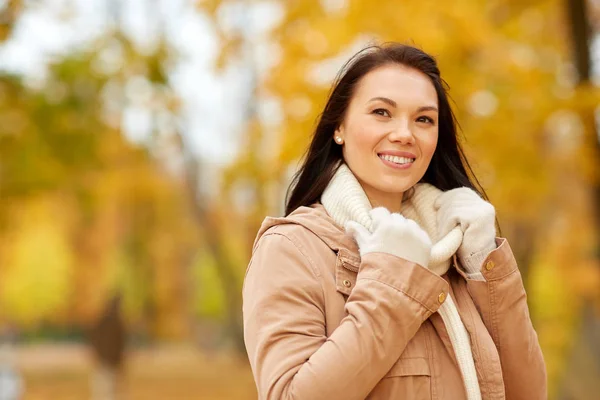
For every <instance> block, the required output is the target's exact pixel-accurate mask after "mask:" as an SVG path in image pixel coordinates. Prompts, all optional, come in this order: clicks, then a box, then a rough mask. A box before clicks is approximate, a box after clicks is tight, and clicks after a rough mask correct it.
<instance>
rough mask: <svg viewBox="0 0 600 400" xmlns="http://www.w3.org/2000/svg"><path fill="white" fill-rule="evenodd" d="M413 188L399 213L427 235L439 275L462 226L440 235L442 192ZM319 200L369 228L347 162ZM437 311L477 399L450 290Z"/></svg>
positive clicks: (472, 399)
mask: <svg viewBox="0 0 600 400" xmlns="http://www.w3.org/2000/svg"><path fill="white" fill-rule="evenodd" d="M414 189H415V192H414V195H413V196H412V197H411V198H410V199H408V200H406V201H403V203H402V206H401V213H402V215H404V216H405V217H406V218H409V219H412V220H414V221H416V222H417V223H418V224H419V226H420V227H421V228H422V229H423V230H424V231H425V232H427V234H428V235H429V238H430V239H431V241H432V243H433V246H432V248H431V256H430V259H429V265H428V266H427V268H429V269H430V270H431V271H433V272H434V273H436V274H438V275H440V276H441V275H444V274H445V273H446V272H447V271H448V269H449V268H450V265H451V260H452V256H453V255H454V253H456V251H457V250H458V248H459V247H460V245H461V243H462V238H463V234H462V230H461V228H460V226H457V227H456V228H454V229H452V230H451V231H450V232H449V233H448V234H447V235H445V236H444V237H439V235H438V230H437V225H436V212H435V209H434V206H433V205H434V202H435V200H436V199H437V197H438V196H440V195H441V194H442V193H443V192H442V191H441V190H439V189H437V188H436V187H435V186H433V185H430V184H427V183H418V184H416V185H415V186H414ZM321 203H322V204H323V206H324V207H325V210H326V211H327V213H328V214H329V215H330V216H331V217H332V218H333V220H334V221H335V222H336V223H337V224H338V225H340V226H343V227H345V226H346V223H347V222H348V221H356V222H358V223H360V224H361V225H363V226H364V227H365V228H367V229H368V230H369V231H371V232H372V220H371V217H370V215H369V211H370V210H371V209H372V207H371V203H370V202H369V199H368V197H367V195H366V194H365V192H364V190H363V189H362V187H361V185H360V183H359V182H358V180H357V179H356V177H355V176H354V174H353V173H352V171H350V169H349V168H348V166H347V165H346V164H341V165H340V167H339V168H338V170H337V172H336V173H335V175H334V177H333V178H332V179H331V181H330V183H329V185H328V186H327V188H326V189H325V191H324V192H323V195H322V196H321ZM437 312H438V313H439V314H440V316H441V317H442V320H443V321H444V325H445V326H446V329H447V331H448V336H449V337H450V341H451V342H452V348H453V349H454V354H455V356H456V359H457V361H458V366H459V369H460V371H461V374H462V377H463V382H464V385H465V389H466V392H467V398H468V399H469V400H479V399H481V392H480V389H479V382H478V380H477V372H476V370H475V363H474V361H473V354H472V352H471V343H470V339H469V335H468V332H467V330H466V329H465V326H464V325H463V323H462V321H461V319H460V315H459V314H458V310H457V308H456V305H455V304H454V301H453V300H452V297H451V296H450V294H448V296H446V300H445V301H444V303H442V305H441V306H440V308H439V309H438V311H437Z"/></svg>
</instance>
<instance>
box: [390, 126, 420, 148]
mask: <svg viewBox="0 0 600 400" xmlns="http://www.w3.org/2000/svg"><path fill="white" fill-rule="evenodd" d="M388 139H389V141H390V142H399V143H407V144H412V143H414V141H415V137H414V135H413V133H412V130H411V128H410V125H409V124H408V123H407V122H400V121H399V123H398V124H396V126H395V127H394V129H393V130H391V131H390V133H389V134H388Z"/></svg>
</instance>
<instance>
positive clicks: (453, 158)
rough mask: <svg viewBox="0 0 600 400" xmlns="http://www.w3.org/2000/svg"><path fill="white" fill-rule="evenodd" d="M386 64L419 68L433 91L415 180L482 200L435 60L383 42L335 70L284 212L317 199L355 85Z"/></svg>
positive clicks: (337, 153)
mask: <svg viewBox="0 0 600 400" xmlns="http://www.w3.org/2000/svg"><path fill="white" fill-rule="evenodd" d="M387 64H399V65H403V66H406V67H409V68H413V69H416V70H418V71H421V72H422V73H424V74H425V75H427V76H428V77H429V79H430V80H431V83H432V84H433V86H434V87H435V91H436V92H437V97H438V103H439V104H438V106H439V117H438V118H439V131H438V143H437V147H436V150H435V152H434V154H433V157H432V159H431V163H430V164H429V167H428V168H427V171H425V175H424V176H423V178H422V179H421V181H420V182H426V183H430V184H432V185H434V186H436V187H437V188H438V189H441V190H443V191H446V190H450V189H454V188H458V187H463V186H466V187H469V188H471V189H473V190H475V191H476V192H477V193H479V194H480V195H481V196H482V197H483V198H484V199H486V200H487V195H486V193H485V191H484V190H483V188H482V187H481V185H480V184H479V181H478V180H477V178H476V177H475V175H474V174H473V170H472V169H471V166H470V165H469V163H468V161H467V159H466V157H465V155H464V152H463V150H462V147H461V145H460V143H458V141H457V125H458V123H457V121H456V117H455V116H454V113H453V112H452V108H451V107H450V103H449V102H448V94H447V90H448V84H447V83H446V82H445V81H444V80H443V79H442V78H441V76H440V70H439V68H438V66H437V63H436V61H435V59H434V58H433V57H432V56H430V55H429V54H427V53H425V52H424V51H422V50H420V49H418V48H416V47H413V46H409V45H405V44H400V43H386V44H383V45H378V46H369V47H367V48H365V49H363V50H361V51H359V52H358V53H357V54H355V55H354V56H353V57H352V58H351V59H350V60H349V61H348V62H347V63H346V64H345V65H344V67H343V68H342V69H341V71H340V72H339V73H338V76H337V78H336V79H335V82H334V84H333V88H332V90H331V93H330V95H329V98H328V100H327V104H326V105H325V109H324V110H323V113H322V114H321V115H320V117H319V120H318V124H317V127H316V129H315V131H314V134H313V138H312V141H311V143H310V146H309V148H308V151H307V153H306V155H305V157H304V161H303V164H302V166H301V168H300V169H299V170H298V172H297V173H296V174H295V175H294V178H293V180H292V183H291V185H290V186H289V188H288V191H287V196H286V207H285V214H286V215H288V214H290V213H291V212H292V211H294V210H295V209H296V208H298V207H301V206H309V205H311V204H313V203H315V202H318V201H319V199H320V197H321V194H323V191H324V190H325V188H326V187H327V185H328V184H329V181H330V180H331V179H332V178H333V175H334V174H335V171H336V169H337V167H338V166H339V164H340V161H341V160H342V146H339V145H337V144H335V143H334V142H333V134H334V132H335V130H336V129H337V128H338V127H339V126H340V124H341V123H342V121H343V119H344V116H345V113H346V110H347V109H348V105H349V104H350V100H351V98H352V95H353V94H354V91H355V89H356V85H357V84H358V82H359V81H360V80H361V78H362V77H364V76H365V75H366V74H367V73H369V72H370V71H372V70H374V69H376V68H378V67H381V66H384V65H387ZM467 170H468V171H469V174H467Z"/></svg>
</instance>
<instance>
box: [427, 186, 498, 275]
mask: <svg viewBox="0 0 600 400" xmlns="http://www.w3.org/2000/svg"><path fill="white" fill-rule="evenodd" d="M434 209H435V210H436V212H437V214H436V215H437V226H438V232H439V233H440V234H441V235H442V236H443V235H446V234H447V233H448V232H450V231H451V230H452V229H453V228H454V227H456V226H457V225H459V226H460V227H461V229H462V231H463V241H462V244H461V245H460V247H459V248H458V251H457V255H458V258H459V259H460V261H461V264H462V265H463V266H464V267H465V269H466V270H467V273H469V274H471V275H473V276H472V277H473V278H475V279H481V280H484V279H483V276H482V275H481V264H482V263H483V261H484V260H485V258H486V257H487V255H488V254H489V253H490V252H491V251H492V250H494V249H495V248H496V239H495V238H496V226H495V225H494V221H495V217H496V211H495V209H494V206H493V205H491V204H490V203H488V202H487V201H485V200H483V199H482V198H481V197H479V195H478V194H477V192H475V191H474V190H472V189H470V188H467V187H461V188H457V189H452V190H448V191H447V192H444V193H443V194H442V195H440V196H439V197H438V198H437V200H436V201H435V203H434Z"/></svg>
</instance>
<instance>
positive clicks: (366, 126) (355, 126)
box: [346, 118, 382, 153]
mask: <svg viewBox="0 0 600 400" xmlns="http://www.w3.org/2000/svg"><path fill="white" fill-rule="evenodd" d="M348 128H349V129H348V132H347V140H346V142H347V144H348V147H351V148H352V153H367V152H368V153H371V152H372V150H373V149H374V148H375V146H376V145H377V143H379V141H380V140H381V135H382V134H381V126H380V125H379V124H377V122H376V121H372V120H371V119H370V118H358V119H356V120H355V121H353V123H352V124H351V125H349V127H348Z"/></svg>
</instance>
